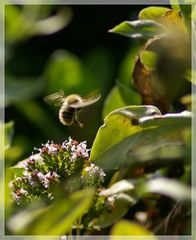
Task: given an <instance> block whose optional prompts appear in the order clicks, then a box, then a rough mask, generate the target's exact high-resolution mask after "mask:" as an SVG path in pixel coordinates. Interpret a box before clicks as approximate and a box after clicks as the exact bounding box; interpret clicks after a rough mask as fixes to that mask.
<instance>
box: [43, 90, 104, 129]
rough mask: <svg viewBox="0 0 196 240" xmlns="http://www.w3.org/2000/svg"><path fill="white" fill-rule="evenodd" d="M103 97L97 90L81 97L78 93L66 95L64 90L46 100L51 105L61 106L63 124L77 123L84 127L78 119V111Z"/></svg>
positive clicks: (60, 116) (60, 112)
mask: <svg viewBox="0 0 196 240" xmlns="http://www.w3.org/2000/svg"><path fill="white" fill-rule="evenodd" d="M100 98H101V95H100V94H97V92H96V93H95V91H94V92H91V93H90V94H88V95H87V96H86V97H81V96H80V95H78V94H70V95H68V96H65V95H64V92H63V90H60V91H58V92H56V93H53V94H51V95H48V96H46V97H45V98H44V101H45V102H46V103H48V104H50V105H54V106H59V107H60V110H59V120H60V122H61V123H62V124H63V125H67V126H69V125H72V124H77V125H78V126H79V127H83V126H84V124H82V123H81V122H79V121H78V119H77V112H78V111H80V110H81V109H83V108H85V107H87V106H89V105H91V104H93V103H95V102H97V101H98V100H99V99H100Z"/></svg>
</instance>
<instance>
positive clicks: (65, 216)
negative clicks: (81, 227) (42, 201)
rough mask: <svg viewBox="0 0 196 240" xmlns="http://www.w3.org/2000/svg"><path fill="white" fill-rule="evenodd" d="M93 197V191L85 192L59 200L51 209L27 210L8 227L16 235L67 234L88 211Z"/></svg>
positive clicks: (15, 216) (10, 221) (19, 214)
mask: <svg viewBox="0 0 196 240" xmlns="http://www.w3.org/2000/svg"><path fill="white" fill-rule="evenodd" d="M93 196H94V192H93V191H92V190H85V191H80V192H75V193H73V194H72V195H70V196H68V197H67V198H65V199H59V200H57V201H56V202H55V203H54V204H53V205H51V206H50V207H40V206H39V207H38V208H37V209H35V208H28V209H25V210H23V211H21V212H19V213H18V214H16V215H14V216H13V217H12V218H11V219H10V220H9V221H8V226H9V228H10V229H12V230H13V231H14V232H15V233H16V234H31V235H33V234H36V235H62V234H65V233H67V232H68V231H69V230H70V229H71V228H72V224H74V223H75V222H76V220H77V219H79V218H80V217H82V215H83V214H84V213H85V212H86V211H87V210H88V208H89V206H90V204H91V200H92V198H93Z"/></svg>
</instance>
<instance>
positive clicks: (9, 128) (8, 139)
mask: <svg viewBox="0 0 196 240" xmlns="http://www.w3.org/2000/svg"><path fill="white" fill-rule="evenodd" d="M13 134H14V122H13V121H10V122H8V123H6V124H5V149H8V148H9V147H10V146H11V143H12V138H13Z"/></svg>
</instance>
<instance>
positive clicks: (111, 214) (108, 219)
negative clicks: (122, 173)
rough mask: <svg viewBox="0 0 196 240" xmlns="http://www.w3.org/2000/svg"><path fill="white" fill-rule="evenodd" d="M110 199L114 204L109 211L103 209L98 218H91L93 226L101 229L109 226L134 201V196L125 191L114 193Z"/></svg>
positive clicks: (122, 214) (123, 213) (125, 211)
mask: <svg viewBox="0 0 196 240" xmlns="http://www.w3.org/2000/svg"><path fill="white" fill-rule="evenodd" d="M112 199H113V200H112V201H114V203H115V204H114V206H113V207H111V209H110V211H108V209H105V210H104V211H103V213H102V214H101V215H100V216H99V218H96V219H93V221H92V223H90V225H93V227H94V228H97V229H101V228H106V227H109V226H111V225H112V224H113V223H115V222H116V221H118V220H119V219H120V218H122V217H123V216H124V215H125V214H126V213H127V211H128V210H129V207H130V206H132V205H134V204H135V203H136V201H135V199H134V198H132V197H131V196H130V195H128V194H125V193H118V194H114V195H112Z"/></svg>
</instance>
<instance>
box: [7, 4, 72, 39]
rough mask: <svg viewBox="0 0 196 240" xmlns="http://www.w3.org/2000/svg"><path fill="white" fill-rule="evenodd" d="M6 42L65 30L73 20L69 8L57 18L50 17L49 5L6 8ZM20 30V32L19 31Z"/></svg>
mask: <svg viewBox="0 0 196 240" xmlns="http://www.w3.org/2000/svg"><path fill="white" fill-rule="evenodd" d="M5 8H6V14H5V22H6V31H5V35H6V40H7V43H8V42H10V43H13V42H17V41H21V40H24V39H26V38H28V37H30V36H33V35H39V34H40V35H47V34H51V33H54V32H57V31H59V30H61V29H62V28H64V27H65V26H66V25H67V24H68V23H69V22H70V20H71V17H72V12H71V10H70V9H69V8H65V7H64V8H62V9H61V10H60V11H59V12H58V13H57V14H56V15H55V16H49V15H50V11H51V10H50V8H51V7H50V6H49V5H23V6H22V8H19V7H18V6H16V5H15V6H14V5H11V4H8V5H6V6H5ZM19 29H20V31H19Z"/></svg>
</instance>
